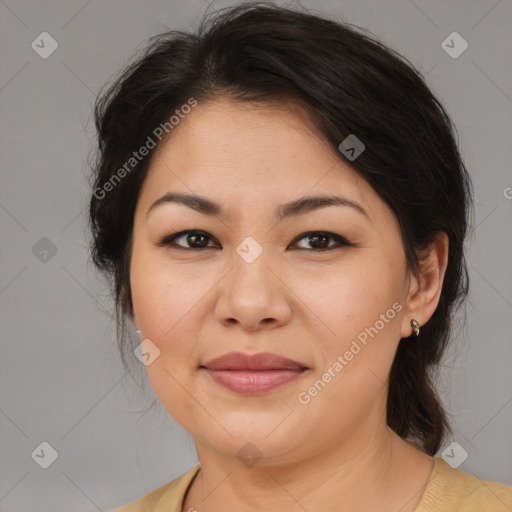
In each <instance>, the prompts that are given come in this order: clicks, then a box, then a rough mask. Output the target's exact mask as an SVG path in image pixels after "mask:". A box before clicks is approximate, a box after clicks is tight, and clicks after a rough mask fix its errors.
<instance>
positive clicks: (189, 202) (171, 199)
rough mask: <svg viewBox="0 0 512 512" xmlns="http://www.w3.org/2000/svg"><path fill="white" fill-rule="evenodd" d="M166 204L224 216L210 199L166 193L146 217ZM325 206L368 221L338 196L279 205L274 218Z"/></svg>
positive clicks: (356, 207)
mask: <svg viewBox="0 0 512 512" xmlns="http://www.w3.org/2000/svg"><path fill="white" fill-rule="evenodd" d="M166 203H176V204H183V205H185V206H188V207H189V208H192V209H193V210H195V211H197V212H199V213H202V214H204V215H210V216H220V217H222V216H223V215H224V209H223V207H222V205H220V204H219V203H216V202H215V201H212V200H211V199H208V198H206V197H201V196H197V195H191V194H180V193H176V192H167V193H166V194H164V195H163V196H162V197H160V198H159V199H157V200H156V201H155V202H154V203H153V204H152V205H151V206H150V207H149V208H148V209H147V211H146V216H147V215H149V213H150V212H151V211H152V210H154V209H155V208H156V207H157V206H160V205H162V204H166ZM327 206H346V207H349V208H352V209H354V210H356V211H357V212H359V213H360V214H362V215H364V216H365V217H366V218H367V219H368V220H370V216H369V214H368V212H367V211H366V210H365V209H364V208H363V207H362V206H361V205H360V204H358V203H356V202H354V201H352V200H350V199H347V198H346V197H342V196H339V195H331V196H309V197H303V198H300V199H297V200H295V201H291V202H289V203H285V204H282V205H279V206H278V207H277V208H276V211H275V217H276V219H277V221H282V220H284V219H286V218H289V217H293V216H296V215H304V214H306V213H309V212H312V211H314V210H318V209H320V208H325V207H327Z"/></svg>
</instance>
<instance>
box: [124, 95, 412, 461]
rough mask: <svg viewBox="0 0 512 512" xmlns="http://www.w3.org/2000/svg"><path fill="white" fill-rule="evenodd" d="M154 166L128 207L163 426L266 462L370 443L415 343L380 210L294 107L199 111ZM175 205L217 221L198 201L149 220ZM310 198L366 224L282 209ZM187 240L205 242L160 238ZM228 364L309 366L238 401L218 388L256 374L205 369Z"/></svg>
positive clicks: (231, 106) (387, 217)
mask: <svg viewBox="0 0 512 512" xmlns="http://www.w3.org/2000/svg"><path fill="white" fill-rule="evenodd" d="M356 135H357V134H356ZM155 156H156V158H155V159H154V160H153V162H152V164H151V167H150V170H149V173H148V176H147V179H146V181H145V183H144V186H143V188H142V190H141V193H140V197H139V201H138V204H137V208H136V213H135V224H134V238H133V253H132V260H131V271H130V279H131V291H132V298H133V307H134V321H135V325H136V326H137V328H138V329H140V330H141V331H142V333H141V337H142V338H141V339H143V340H146V339H149V340H151V342H150V343H149V344H148V342H145V343H146V345H144V346H145V348H146V352H148V353H149V356H147V361H148V363H149V364H147V366H146V369H147V372H148V375H149V378H150V380H151V383H152V386H153V388H154V390H155V392H156V394H157V396H158V398H159V399H160V401H161V402H162V404H163V405H164V407H165V408H166V409H167V411H168V412H169V414H170V415H171V416H172V417H173V418H174V419H175V420H176V421H177V422H178V423H179V424H180V425H181V426H182V427H183V428H184V429H186V430H187V431H188V432H190V433H191V434H192V436H193V437H194V439H195V441H196V446H197V447H198V451H199V452H200V450H214V451H215V452H217V453H218V454H221V455H224V456H228V457H236V456H237V454H238V456H239V457H240V456H243V455H247V454H248V455H249V456H251V455H252V456H254V457H259V456H262V459H261V462H260V463H269V464H270V463H276V462H277V461H281V462H293V461H295V460H297V458H298V457H300V458H304V457H308V456H312V455H314V454H315V453H320V452H321V451H324V450H326V449H328V448H329V447H332V446H334V445H338V444H340V443H342V442H343V441H344V440H346V439H348V438H351V439H352V440H353V439H355V438H356V437H357V436H361V438H366V439H368V436H369V435H371V433H373V432H374V431H375V429H376V428H377V426H382V425H383V424H385V410H386V396H387V389H386V381H387V376H388V373H389V370H390V367H391V363H392V361H393V357H394V354H395V351H396V348H397V345H398V342H399V340H400V338H401V337H405V336H409V335H410V334H411V332H412V331H411V327H410V323H409V322H410V317H408V316H407V315H406V306H407V300H408V294H409V289H410V284H411V282H412V280H411V279H410V275H409V272H408V271H407V269H406V264H405V257H404V251H403V246H402V241H401V237H400V232H399V227H398V223H397V221H396V218H395V217H394V215H393V214H392V211H391V210H390V208H389V207H388V206H387V205H386V203H385V202H384V201H383V200H382V199H380V197H379V196H378V195H377V194H376V192H375V191H374V190H373V188H372V187H371V186H370V185H369V184H368V183H367V182H366V181H364V180H363V179H362V178H361V177H360V176H359V175H358V174H357V173H356V172H355V171H354V170H352V169H351V168H350V167H349V165H347V163H344V162H343V161H342V160H341V159H340V158H339V157H336V155H334V154H333V152H332V150H331V149H330V148H329V147H328V146H327V144H326V143H325V142H323V141H322V140H321V139H319V138H318V137H317V136H316V135H315V134H314V133H313V132H312V131H311V130H310V129H309V128H308V126H307V124H306V123H305V122H304V121H303V118H301V117H300V116H299V115H298V114H297V113H293V111H292V110H284V109H283V110H277V109H276V108H270V107H267V108H262V107H261V106H260V107H259V108H257V107H255V106H254V105H251V104H239V103H232V102H228V101H225V100H222V101H216V102H209V103H205V104H199V105H198V106H197V107H196V108H194V109H193V110H192V112H191V113H190V114H189V115H188V116H187V117H186V118H184V119H182V120H181V121H180V124H179V125H178V126H177V127H175V128H174V130H173V132H172V134H171V137H169V138H168V139H167V140H166V141H165V143H163V144H162V146H160V148H159V152H158V153H157V154H156V155H155ZM169 193H172V194H183V195H190V196H200V197H201V198H204V199H205V200H208V201H210V202H212V203H216V204H218V206H219V209H220V210H221V211H217V212H214V213H213V214H211V213H208V212H206V211H198V210H200V209H201V208H199V205H200V203H199V202H198V201H196V202H195V203H192V204H193V205H194V204H195V205H196V207H197V208H193V207H191V206H187V205H185V204H180V203H178V202H175V201H162V202H160V204H158V205H155V206H154V207H153V208H151V206H152V205H153V203H155V201H157V200H158V199H160V198H161V197H162V196H164V195H165V194H169ZM319 196H327V197H334V196H339V197H342V198H345V199H346V200H348V201H350V202H352V203H355V204H357V205H359V206H360V208H361V210H362V211H364V212H365V213H362V211H361V210H360V209H358V208H357V207H353V206H347V205H341V204H331V205H328V206H325V204H323V203H322V202H321V201H318V202H317V203H316V206H317V207H315V203H314V202H303V203H302V207H300V205H301V203H298V205H299V207H295V208H287V209H283V207H282V205H285V204H287V203H295V202H297V201H304V200H306V199H308V198H312V197H319ZM322 204H323V206H321V207H318V206H320V205H322ZM306 206H307V207H306ZM279 214H286V215H281V217H280V216H279ZM185 230H201V232H202V235H201V234H200V235H197V234H196V235H195V236H194V235H190V234H189V235H188V236H187V234H185V235H182V236H179V237H177V238H176V239H175V240H174V242H171V241H169V237H170V235H173V234H175V233H178V232H182V231H185ZM319 231H320V232H321V233H315V232H319ZM311 232H313V233H312V234H311ZM325 232H328V233H329V234H332V235H328V236H326V235H325ZM306 233H310V236H308V235H307V234H306ZM322 233H323V234H322ZM336 235H339V236H340V237H343V239H346V241H348V242H349V244H352V245H346V244H344V243H343V242H342V241H339V240H338V239H337V238H336ZM165 238H167V239H168V241H169V243H168V244H167V245H158V244H159V242H161V241H162V240H164V239H165ZM325 247H328V248H325ZM411 288H412V287H411ZM158 351H159V352H158ZM229 352H242V353H245V354H256V353H262V352H268V353H273V354H277V355H279V356H283V357H286V358H289V359H291V360H294V361H296V362H298V363H300V365H301V366H303V367H306V368H307V369H306V370H303V371H301V372H299V371H295V372H293V371H288V372H285V371H279V370H268V371H266V372H263V373H260V378H259V379H256V382H259V386H260V387H255V388H252V391H250V390H249V391H247V390H246V391H247V392H246V393H243V392H242V390H241V389H238V388H230V387H225V386H224V385H221V384H219V383H218V380H217V379H216V378H214V377H213V376H214V375H221V376H222V375H224V377H225V378H227V379H229V377H230V375H231V376H233V379H235V380H236V379H238V381H237V382H240V381H244V379H251V378H253V377H251V375H252V376H255V375H256V374H255V372H251V373H247V372H245V374H244V373H243V371H237V372H234V371H233V370H231V371H232V373H231V374H230V375H229V374H228V372H229V371H230V370H227V371H224V372H217V373H216V374H212V373H210V372H209V371H208V370H206V369H205V368H203V367H202V366H204V365H206V364H207V363H208V362H209V361H211V360H212V359H214V358H217V357H218V356H221V355H224V354H227V353H229ZM271 372H274V373H271ZM264 374H265V375H266V376H264ZM272 375H273V376H274V377H275V378H276V379H279V378H281V377H282V378H283V379H284V380H283V382H282V383H281V385H278V386H276V387H273V388H265V382H266V383H268V382H269V380H270V381H271V379H272ZM256 377H257V376H256ZM287 378H291V380H286V379H287ZM265 379H267V380H265ZM268 379H269V380H268ZM262 381H265V382H263V383H262ZM354 436H356V437H354ZM247 443H251V444H250V445H248V444H247ZM240 450H241V451H240ZM271 458H272V460H273V462H270V459H271Z"/></svg>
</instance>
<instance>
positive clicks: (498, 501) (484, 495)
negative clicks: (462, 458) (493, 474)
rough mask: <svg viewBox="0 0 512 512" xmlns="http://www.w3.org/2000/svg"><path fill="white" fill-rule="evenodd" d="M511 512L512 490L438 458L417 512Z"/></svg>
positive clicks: (435, 458)
mask: <svg viewBox="0 0 512 512" xmlns="http://www.w3.org/2000/svg"><path fill="white" fill-rule="evenodd" d="M482 510H485V511H486V512H509V510H512V487H510V486H508V485H505V484H502V483H498V482H492V481H489V480H480V479H479V478H477V477H476V476H473V475H471V474H469V473H466V472H465V471H462V470H460V469H456V468H453V467H452V466H450V464H448V463H447V462H446V461H445V460H443V459H442V458H441V457H437V456H436V457H434V469H433V471H432V474H431V475H430V478H429V481H428V483H427V486H426V488H425V491H424V492H423V496H422V498H421V501H420V503H419V505H418V507H417V509H416V512H437V511H442V512H451V511H454V512H455V511H457V512H481V511H482Z"/></svg>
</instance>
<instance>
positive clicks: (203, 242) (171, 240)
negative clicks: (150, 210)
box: [157, 229, 212, 249]
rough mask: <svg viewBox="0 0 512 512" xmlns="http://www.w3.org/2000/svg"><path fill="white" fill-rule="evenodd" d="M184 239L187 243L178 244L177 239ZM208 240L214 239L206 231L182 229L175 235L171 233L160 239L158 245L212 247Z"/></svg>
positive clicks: (185, 247) (189, 247) (196, 247)
mask: <svg viewBox="0 0 512 512" xmlns="http://www.w3.org/2000/svg"><path fill="white" fill-rule="evenodd" d="M179 239H184V240H185V243H187V244H189V246H188V247H187V246H186V245H181V244H177V243H176V240H179ZM208 240H212V238H211V237H210V235H209V234H208V233H206V232H205V231H200V230H197V229H192V230H188V231H180V232H179V233H175V234H174V235H169V236H166V237H165V238H163V239H162V240H160V241H159V242H158V243H157V245H158V246H166V245H172V246H176V247H178V248H181V249H210V248H211V247H212V246H211V245H210V246H209V245H207V244H208Z"/></svg>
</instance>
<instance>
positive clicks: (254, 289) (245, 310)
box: [215, 253, 292, 331]
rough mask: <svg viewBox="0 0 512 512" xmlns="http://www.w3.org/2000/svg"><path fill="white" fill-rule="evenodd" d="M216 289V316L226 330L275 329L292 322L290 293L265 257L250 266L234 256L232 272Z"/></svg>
mask: <svg viewBox="0 0 512 512" xmlns="http://www.w3.org/2000/svg"><path fill="white" fill-rule="evenodd" d="M269 264H270V265H269ZM219 286H221V291H220V293H219V296H218V300H217V303H216V306H215V316H216V318H217V320H218V321H219V322H220V323H222V324H223V325H224V326H226V327H230V326H233V325H239V326H240V327H241V328H243V329H246V330H248V331H257V330H261V329H274V328H277V327H282V326H283V325H286V324H287V323H288V322H289V321H290V319H291V315H292V308H291V292H290V290H289V288H288V287H287V286H286V285H285V283H284V280H283V279H282V278H281V276H279V272H278V271H276V270H275V269H273V268H271V262H270V261H268V259H267V258H265V256H264V253H263V254H262V255H261V256H260V257H259V258H258V259H256V260H255V261H253V262H252V263H247V262H246V261H244V260H243V259H242V258H240V257H239V256H238V254H236V253H235V254H234V261H233V268H232V269H231V271H230V272H229V273H228V274H227V275H226V277H225V278H224V279H223V280H222V281H221V283H219Z"/></svg>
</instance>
